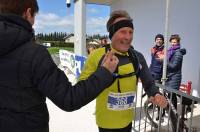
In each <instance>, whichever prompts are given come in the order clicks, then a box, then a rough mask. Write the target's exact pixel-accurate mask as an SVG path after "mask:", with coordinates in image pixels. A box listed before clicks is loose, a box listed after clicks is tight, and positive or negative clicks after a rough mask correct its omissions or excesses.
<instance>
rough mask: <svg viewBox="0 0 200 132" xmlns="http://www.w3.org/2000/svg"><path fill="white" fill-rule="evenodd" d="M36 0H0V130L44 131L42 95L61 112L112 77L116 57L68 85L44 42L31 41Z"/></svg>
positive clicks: (77, 104) (89, 96)
mask: <svg viewBox="0 0 200 132" xmlns="http://www.w3.org/2000/svg"><path fill="white" fill-rule="evenodd" d="M38 10H39V8H38V5H37V1H36V0H0V132H48V131H49V126H48V122H49V114H48V110H47V107H46V103H45V102H46V97H48V98H49V99H50V100H51V101H52V102H54V103H55V104H56V105H57V106H58V107H59V108H61V109H63V110H65V111H74V110H77V109H79V108H81V107H82V106H84V105H86V104H87V103H89V102H90V101H92V100H93V99H94V98H96V96H98V95H99V93H101V92H102V91H103V90H104V89H105V88H106V87H108V86H109V85H110V84H111V83H112V81H113V76H112V74H111V73H112V72H113V71H114V70H115V69H116V66H117V64H118V59H117V58H116V56H114V55H113V54H112V53H111V52H109V53H107V55H106V56H105V58H104V61H103V62H102V64H101V67H99V68H98V69H97V71H96V72H95V73H94V74H92V75H91V76H90V77H89V78H88V79H87V80H85V81H81V82H79V83H77V84H76V85H75V86H72V85H71V83H70V82H69V81H68V79H67V77H66V76H65V74H64V72H63V71H61V70H60V69H58V68H57V66H56V65H55V63H54V62H53V60H52V58H51V56H50V55H49V53H48V51H47V50H46V48H45V47H43V46H41V45H38V44H35V42H34V40H33V39H34V33H33V29H32V25H33V24H34V19H35V15H36V13H37V12H38Z"/></svg>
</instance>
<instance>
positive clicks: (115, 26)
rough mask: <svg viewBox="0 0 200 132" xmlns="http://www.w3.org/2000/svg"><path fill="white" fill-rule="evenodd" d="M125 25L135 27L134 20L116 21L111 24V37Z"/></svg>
mask: <svg viewBox="0 0 200 132" xmlns="http://www.w3.org/2000/svg"><path fill="white" fill-rule="evenodd" d="M123 27H130V28H132V29H133V23H132V20H121V21H119V22H116V23H114V24H113V25H111V26H110V27H109V29H108V32H109V38H110V39H112V37H113V35H114V34H115V33H116V32H117V31H118V30H119V29H120V28H123Z"/></svg>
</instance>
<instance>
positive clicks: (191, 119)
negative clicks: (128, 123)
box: [132, 83, 200, 132]
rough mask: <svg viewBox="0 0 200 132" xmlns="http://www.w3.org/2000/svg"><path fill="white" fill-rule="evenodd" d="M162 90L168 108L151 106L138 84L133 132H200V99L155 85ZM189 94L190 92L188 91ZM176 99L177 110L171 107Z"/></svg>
mask: <svg viewBox="0 0 200 132" xmlns="http://www.w3.org/2000/svg"><path fill="white" fill-rule="evenodd" d="M157 86H159V88H161V89H163V91H164V93H163V94H164V95H165V96H166V98H167V101H168V106H167V108H165V109H164V110H163V109H161V108H159V107H158V106H155V105H152V103H151V102H149V101H148V98H147V96H145V94H144V90H143V88H142V85H141V84H140V83H139V85H138V91H137V95H136V97H137V98H136V99H137V100H136V103H135V112H134V113H135V118H134V121H133V129H132V130H133V132H200V126H199V123H198V122H200V105H199V104H200V98H198V97H194V96H191V95H189V94H187V93H185V92H182V91H178V90H174V89H171V88H168V87H165V86H163V85H161V84H157ZM189 92H190V90H189ZM175 97H177V108H176V106H174V105H173V103H172V102H173V100H174V98H175Z"/></svg>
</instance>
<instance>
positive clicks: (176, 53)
mask: <svg viewBox="0 0 200 132" xmlns="http://www.w3.org/2000/svg"><path fill="white" fill-rule="evenodd" d="M180 40H181V38H180V36H179V35H178V34H174V35H171V37H170V40H169V41H170V44H171V47H170V48H169V49H168V63H167V78H168V79H167V81H166V86H168V87H169V88H172V89H176V90H179V87H180V85H181V79H182V63H183V56H184V55H185V54H186V49H184V48H181V45H180ZM172 103H173V105H174V107H175V108H177V97H176V94H172Z"/></svg>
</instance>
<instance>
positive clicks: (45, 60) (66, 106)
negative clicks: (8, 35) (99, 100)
mask: <svg viewBox="0 0 200 132" xmlns="http://www.w3.org/2000/svg"><path fill="white" fill-rule="evenodd" d="M38 53H41V54H38V55H36V57H35V58H34V60H33V67H32V71H33V83H34V84H35V86H36V87H37V88H38V90H39V91H40V92H41V93H42V94H43V95H44V96H47V97H48V98H49V99H50V100H52V102H54V103H55V104H56V105H57V106H58V107H60V108H61V109H63V110H65V111H73V110H77V109H79V108H81V107H82V106H84V105H86V104H87V103H89V102H90V101H92V100H93V99H95V98H96V97H97V96H98V95H99V94H100V93H101V92H102V91H103V90H104V89H105V88H107V87H108V86H109V85H111V83H112V81H113V76H112V74H111V72H113V71H114V69H115V68H116V66H117V64H118V60H116V58H115V57H114V56H113V54H111V53H110V54H109V55H107V58H106V59H105V60H104V63H103V64H102V66H101V67H99V68H98V69H97V70H96V71H95V72H94V74H92V75H91V76H90V77H89V78H88V79H87V80H84V81H80V82H78V83H77V84H76V85H74V86H72V84H71V83H70V82H69V81H68V79H67V77H66V76H65V74H64V72H63V71H61V70H60V69H58V68H57V66H56V65H55V63H54V62H53V60H52V59H51V57H50V55H49V53H48V52H47V51H46V49H43V50H42V51H40V52H38Z"/></svg>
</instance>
